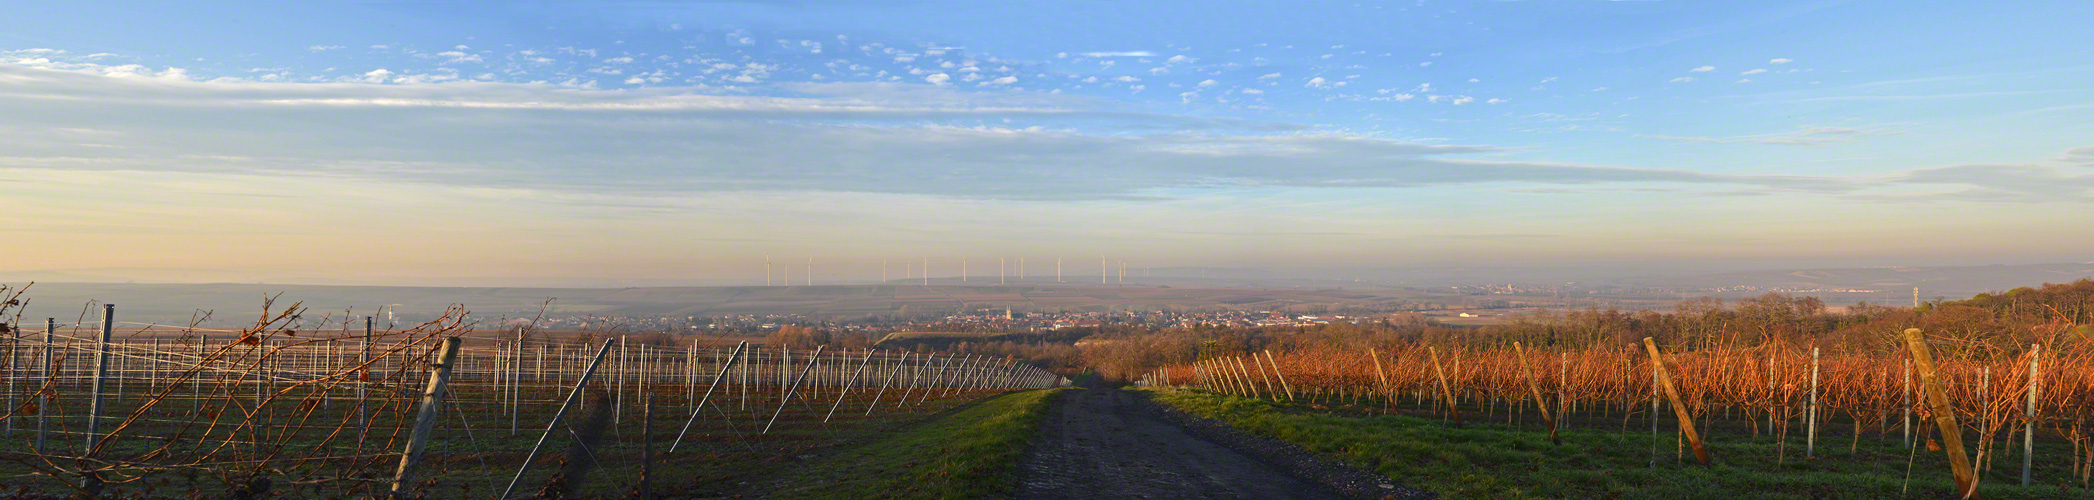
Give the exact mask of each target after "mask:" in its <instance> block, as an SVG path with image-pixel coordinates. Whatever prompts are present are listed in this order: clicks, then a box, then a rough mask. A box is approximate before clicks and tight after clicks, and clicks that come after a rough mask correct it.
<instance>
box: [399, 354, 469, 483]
mask: <svg viewBox="0 0 2094 500" xmlns="http://www.w3.org/2000/svg"><path fill="white" fill-rule="evenodd" d="M460 341H461V339H459V338H458V337H447V338H445V339H444V345H443V349H442V350H439V351H437V353H436V359H437V361H436V366H435V371H436V373H434V374H431V375H430V376H429V387H428V388H427V389H424V390H423V391H422V410H421V413H419V414H417V415H416V416H415V420H414V431H413V432H412V433H411V434H409V435H408V438H407V450H406V451H405V452H403V453H401V454H400V468H399V469H397V470H395V471H394V472H393V486H392V488H391V489H389V490H388V491H387V495H389V496H391V497H392V498H401V497H403V496H404V495H406V494H407V489H408V484H409V483H411V482H413V481H414V467H415V463H416V462H419V461H421V459H422V450H423V449H425V448H427V445H428V442H429V430H430V428H432V427H434V426H435V425H436V420H437V418H439V417H440V416H441V415H442V411H443V399H444V387H445V385H446V384H448V383H450V381H451V369H452V368H453V367H456V366H457V365H458V344H459V342H460Z"/></svg>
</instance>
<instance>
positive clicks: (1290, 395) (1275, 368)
mask: <svg viewBox="0 0 2094 500" xmlns="http://www.w3.org/2000/svg"><path fill="white" fill-rule="evenodd" d="M1265 361H1268V362H1271V363H1272V378H1276V379H1280V390H1284V391H1287V402H1289V403H1292V402H1294V387H1293V386H1290V385H1287V375H1285V374H1282V373H1280V362H1279V360H1276V359H1272V350H1271V349H1266V350H1265Z"/></svg>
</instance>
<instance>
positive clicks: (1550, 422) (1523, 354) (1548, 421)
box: [1512, 342, 1563, 444]
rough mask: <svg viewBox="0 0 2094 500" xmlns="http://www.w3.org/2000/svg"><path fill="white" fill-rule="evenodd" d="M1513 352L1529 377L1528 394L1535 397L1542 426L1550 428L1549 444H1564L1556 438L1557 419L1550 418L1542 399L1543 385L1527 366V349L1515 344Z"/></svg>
mask: <svg viewBox="0 0 2094 500" xmlns="http://www.w3.org/2000/svg"><path fill="white" fill-rule="evenodd" d="M1512 352H1513V354H1515V355H1518V356H1519V358H1520V371H1521V372H1524V373H1525V374H1526V375H1527V392H1528V394H1529V395H1531V396H1533V397H1534V407H1535V408H1538V409H1540V410H1541V421H1542V424H1544V425H1547V426H1549V442H1552V443H1556V444H1563V439H1562V438H1558V437H1556V419H1554V418H1551V417H1550V416H1549V404H1548V402H1547V401H1544V400H1542V398H1541V384H1539V383H1537V382H1535V381H1534V369H1533V367H1530V366H1528V365H1527V350H1526V348H1523V347H1520V343H1519V342H1513V343H1512Z"/></svg>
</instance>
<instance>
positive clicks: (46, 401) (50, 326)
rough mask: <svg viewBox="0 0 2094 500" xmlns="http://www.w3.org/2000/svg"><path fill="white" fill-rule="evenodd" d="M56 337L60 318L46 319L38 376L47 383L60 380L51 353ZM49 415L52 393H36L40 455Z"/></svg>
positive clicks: (43, 391) (37, 434) (38, 449)
mask: <svg viewBox="0 0 2094 500" xmlns="http://www.w3.org/2000/svg"><path fill="white" fill-rule="evenodd" d="M56 335H58V318H44V371H43V373H39V374H37V375H41V376H42V377H40V378H43V379H44V380H47V381H51V380H58V378H57V376H56V375H55V374H56V373H57V371H56V369H57V366H58V365H57V363H56V362H55V361H53V360H52V358H51V355H52V354H53V353H52V352H51V338H52V337H54V336H56ZM49 413H51V391H48V390H39V391H36V451H37V452H39V453H41V452H44V451H45V448H44V438H45V437H46V434H47V429H45V427H44V415H46V414H49Z"/></svg>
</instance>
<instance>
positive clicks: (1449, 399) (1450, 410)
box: [1425, 346, 1461, 425]
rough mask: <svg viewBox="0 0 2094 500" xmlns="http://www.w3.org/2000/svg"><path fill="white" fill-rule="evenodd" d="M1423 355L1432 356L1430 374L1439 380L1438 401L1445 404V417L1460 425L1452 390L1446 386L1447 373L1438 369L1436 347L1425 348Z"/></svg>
mask: <svg viewBox="0 0 2094 500" xmlns="http://www.w3.org/2000/svg"><path fill="white" fill-rule="evenodd" d="M1425 353H1426V354H1427V355H1430V356H1432V373H1433V375H1434V376H1435V377H1438V378H1439V380H1440V399H1442V400H1444V401H1445V402H1446V404H1447V415H1448V416H1449V417H1450V418H1453V419H1454V423H1455V425H1460V424H1461V410H1459V409H1457V408H1455V404H1454V389H1453V388H1452V387H1449V386H1448V385H1447V372H1446V371H1445V370H1441V369H1440V350H1439V348H1437V347H1432V346H1426V347H1425Z"/></svg>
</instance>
